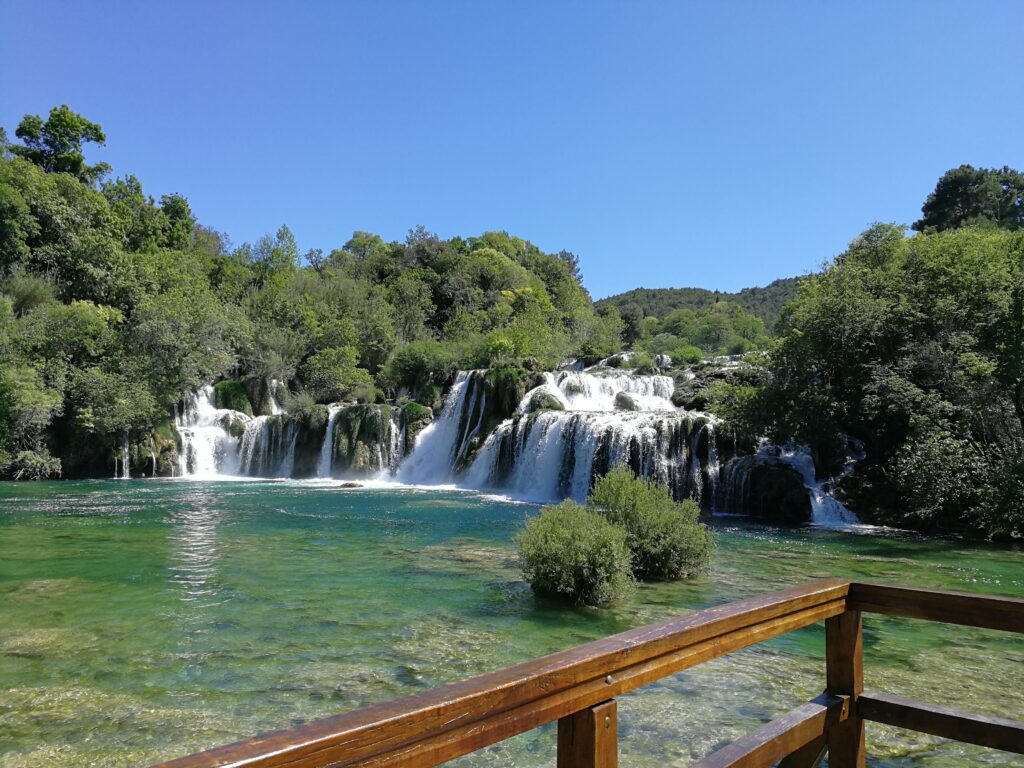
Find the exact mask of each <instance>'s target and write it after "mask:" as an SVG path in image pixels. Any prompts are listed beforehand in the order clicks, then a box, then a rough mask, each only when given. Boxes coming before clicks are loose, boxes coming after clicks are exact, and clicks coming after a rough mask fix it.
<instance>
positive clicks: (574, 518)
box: [516, 500, 631, 605]
mask: <svg viewBox="0 0 1024 768" xmlns="http://www.w3.org/2000/svg"><path fill="white" fill-rule="evenodd" d="M516 544H517V545H518V547H519V559H520V563H521V565H522V569H523V575H524V576H525V577H526V580H527V581H529V582H530V586H531V587H533V590H534V592H537V593H538V594H545V595H551V596H554V597H561V598H567V599H569V600H572V601H573V602H575V603H576V604H577V605H604V604H606V603H609V602H611V601H612V600H614V599H616V598H618V597H621V596H622V595H624V594H625V593H626V592H627V591H628V590H629V588H630V586H631V580H630V577H629V569H630V562H629V549H628V548H627V547H626V534H625V531H623V530H622V529H621V528H618V527H616V526H614V525H612V524H611V523H609V522H608V521H607V520H605V519H604V518H603V517H602V516H601V515H599V514H597V513H595V512H592V511H590V510H589V509H587V508H586V507H583V506H581V505H579V504H577V503H576V502H574V501H568V500H566V501H563V502H562V503H561V504H552V505H548V506H546V507H544V508H543V509H541V511H540V515H538V516H537V517H534V518H531V519H530V520H528V521H527V522H526V529H525V530H524V531H522V533H520V534H519V536H517V537H516Z"/></svg>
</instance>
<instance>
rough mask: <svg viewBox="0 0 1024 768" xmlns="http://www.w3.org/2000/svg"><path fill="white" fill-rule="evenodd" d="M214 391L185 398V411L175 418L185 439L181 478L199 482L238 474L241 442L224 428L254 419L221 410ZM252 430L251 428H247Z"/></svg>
mask: <svg viewBox="0 0 1024 768" xmlns="http://www.w3.org/2000/svg"><path fill="white" fill-rule="evenodd" d="M213 398H214V395H213V387H211V386H206V387H202V388H201V389H198V390H196V391H195V392H188V393H186V395H185V407H184V409H183V411H182V413H180V414H178V415H177V416H176V417H175V424H174V426H175V427H176V428H177V430H178V435H179V437H180V438H181V451H180V452H179V455H178V475H180V476H182V477H192V478H196V479H209V478H215V477H217V476H219V475H235V474H238V440H237V438H234V437H232V436H231V434H230V433H229V432H228V431H227V430H226V429H225V428H224V420H225V419H226V418H227V419H239V420H242V421H245V422H249V421H250V418H249V417H248V416H246V415H245V414H244V413H240V412H239V411H231V410H227V409H221V408H217V407H215V406H214V404H213ZM246 429H247V430H248V426H247V427H246Z"/></svg>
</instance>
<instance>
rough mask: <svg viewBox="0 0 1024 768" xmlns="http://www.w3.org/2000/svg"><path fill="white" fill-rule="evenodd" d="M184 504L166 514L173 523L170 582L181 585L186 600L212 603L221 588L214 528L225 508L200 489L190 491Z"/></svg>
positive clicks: (183, 597)
mask: <svg viewBox="0 0 1024 768" xmlns="http://www.w3.org/2000/svg"><path fill="white" fill-rule="evenodd" d="M186 504H187V506H185V507H183V508H181V509H176V510H174V511H172V512H171V514H170V516H169V518H168V521H169V523H170V524H171V526H172V527H173V533H171V535H170V541H171V543H172V545H173V560H172V562H171V565H170V572H171V582H172V583H174V584H175V585H177V586H178V587H179V588H180V589H181V596H182V600H184V601H185V602H186V603H194V604H196V605H197V606H198V607H212V606H213V605H216V604H217V603H218V602H219V600H218V596H219V594H220V592H221V589H222V587H221V585H220V584H219V583H218V582H217V557H218V551H217V529H218V527H219V526H220V524H221V522H222V520H223V518H224V512H223V511H222V510H220V509H218V508H217V507H216V505H215V502H214V500H213V499H212V498H211V497H209V496H208V495H206V494H203V493H194V494H189V496H188V497H187V500H186Z"/></svg>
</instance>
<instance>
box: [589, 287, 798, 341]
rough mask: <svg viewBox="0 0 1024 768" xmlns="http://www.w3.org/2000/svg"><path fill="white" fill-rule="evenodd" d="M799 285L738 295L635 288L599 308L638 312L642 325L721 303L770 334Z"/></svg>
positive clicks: (702, 291)
mask: <svg viewBox="0 0 1024 768" xmlns="http://www.w3.org/2000/svg"><path fill="white" fill-rule="evenodd" d="M799 282H800V278H797V277H785V278H782V279H780V280H775V281H773V282H771V283H769V284H768V285H766V286H764V287H763V288H744V289H743V290H741V291H740V292H739V293H722V292H719V291H709V290H706V289H704V288H635V289H634V290H632V291H627V292H625V293H620V294H616V295H615V296H609V297H608V298H606V299H601V300H600V301H598V302H597V307H598V308H599V309H600V308H604V307H615V308H617V309H618V310H619V311H620V312H623V313H624V316H625V311H626V308H627V307H631V308H635V309H630V310H629V311H630V312H631V313H635V314H636V316H637V317H638V322H639V321H642V320H643V319H644V318H647V317H665V316H666V315H668V314H670V313H672V312H675V311H677V310H680V309H687V310H689V311H691V312H699V311H701V310H706V309H708V308H709V307H711V306H712V305H714V304H717V303H719V302H728V303H730V304H736V305H737V306H739V307H742V308H743V310H744V311H745V312H748V313H750V314H752V315H754V316H755V317H757V318H760V320H761V322H763V323H764V325H765V328H766V329H767V330H768V331H769V332H770V331H771V330H772V329H773V328H774V326H775V323H776V322H777V321H778V319H779V314H780V313H781V311H782V308H783V307H784V306H785V305H786V303H787V302H788V301H789V300H790V299H792V298H793V297H794V296H795V295H796V292H797V288H798V287H799Z"/></svg>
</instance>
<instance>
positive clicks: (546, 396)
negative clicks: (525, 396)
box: [530, 392, 565, 411]
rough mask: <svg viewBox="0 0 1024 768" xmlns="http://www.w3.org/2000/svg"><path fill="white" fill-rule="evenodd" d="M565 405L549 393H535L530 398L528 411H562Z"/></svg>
mask: <svg viewBox="0 0 1024 768" xmlns="http://www.w3.org/2000/svg"><path fill="white" fill-rule="evenodd" d="M564 410H565V405H563V404H562V401H561V400H559V399H558V398H557V397H555V396H554V395H553V394H551V393H550V392H535V393H534V394H533V395H531V396H530V411H564Z"/></svg>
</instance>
